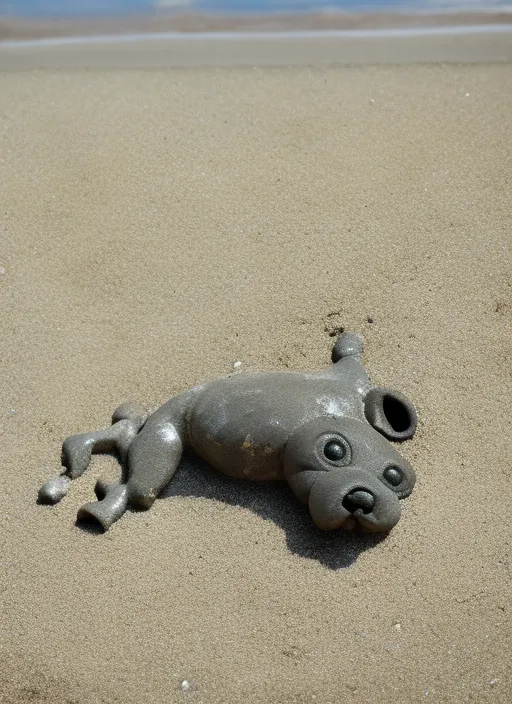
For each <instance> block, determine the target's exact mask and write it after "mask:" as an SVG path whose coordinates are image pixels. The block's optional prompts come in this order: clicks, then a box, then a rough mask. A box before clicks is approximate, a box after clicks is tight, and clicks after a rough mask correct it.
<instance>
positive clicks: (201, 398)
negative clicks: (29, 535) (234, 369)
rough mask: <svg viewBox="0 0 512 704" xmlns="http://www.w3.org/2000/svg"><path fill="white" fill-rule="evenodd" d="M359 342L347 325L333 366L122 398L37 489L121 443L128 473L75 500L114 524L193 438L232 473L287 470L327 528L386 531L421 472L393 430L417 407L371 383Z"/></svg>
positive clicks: (65, 485)
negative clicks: (144, 406) (147, 410)
mask: <svg viewBox="0 0 512 704" xmlns="http://www.w3.org/2000/svg"><path fill="white" fill-rule="evenodd" d="M362 351H363V343H362V341H361V339H360V338H359V337H357V336H356V335H354V334H351V333H346V332H345V333H342V334H341V335H340V336H339V338H338V339H337V341H336V344H335V346H334V349H333V351H332V361H333V364H332V366H331V367H329V368H327V369H324V370H322V371H320V372H316V373H312V374H303V373H297V372H287V371H286V372H268V373H236V374H230V375H228V376H225V377H221V378H218V379H215V380H214V381H211V382H209V383H206V384H204V385H202V386H197V387H195V388H193V389H191V390H190V391H186V392H185V393H183V394H182V395H180V396H176V397H175V398H172V399H171V400H170V401H168V402H167V403H165V404H164V405H163V406H161V407H160V408H159V409H158V410H157V411H156V412H155V413H153V414H152V415H150V416H149V417H148V418H147V419H146V417H145V415H144V413H143V412H142V411H140V410H138V409H137V408H136V407H134V406H131V405H123V406H120V407H119V408H118V409H117V410H116V411H115V412H114V415H113V418H112V423H113V424H112V426H111V427H110V428H108V429H106V430H100V431H98V432H91V433H84V434H83V435H73V436H71V437H69V438H67V439H66V440H65V441H64V444H63V448H62V463H63V465H64V467H65V468H66V469H65V472H64V473H63V474H61V475H60V476H59V477H56V478H54V479H50V480H48V481H47V482H46V483H45V484H44V485H43V486H42V487H41V489H40V492H39V499H40V501H42V502H46V503H56V502H57V501H60V499H61V498H62V497H63V496H64V495H65V494H66V493H67V491H68V489H69V486H70V483H71V480H72V479H75V478H76V477H79V476H80V475H81V474H82V473H83V472H84V471H85V470H86V469H87V467H88V465H89V463H90V461H91V455H92V453H101V452H112V451H116V452H117V453H118V455H119V457H120V460H121V462H122V463H123V466H124V468H125V482H124V483H116V484H110V485H107V484H106V483H104V482H102V481H101V480H100V481H98V483H97V484H96V494H97V498H98V501H95V502H92V503H89V504H86V505H85V506H83V507H82V508H81V509H80V510H79V512H78V519H79V520H80V519H87V520H91V519H92V520H93V521H94V522H97V523H98V524H99V525H100V526H101V527H102V528H103V529H104V530H108V528H110V526H111V525H112V524H113V523H114V521H117V520H118V519H119V518H120V517H121V516H122V515H123V513H124V512H125V511H126V509H127V508H128V507H132V508H136V509H149V508H151V506H152V505H153V502H154V501H155V499H156V497H157V496H158V495H159V493H160V492H161V491H162V489H163V488H164V487H165V486H166V485H167V484H168V482H169V481H170V480H171V479H172V476H173V474H174V473H175V471H176V469H177V467H178V464H179V462H180V459H181V456H182V452H183V449H184V448H191V449H193V450H194V451H195V452H196V453H197V454H198V455H199V456H200V457H201V458H203V459H204V460H206V462H208V463H209V464H210V465H212V466H213V467H215V468H216V469H217V470H220V471H221V472H223V473H225V474H227V475H230V476H232V477H244V478H247V479H251V480H258V481H259V480H286V481H287V482H288V483H289V485H290V486H291V488H292V489H293V491H294V492H295V494H296V495H297V497H298V498H299V499H300V500H301V501H302V502H304V503H307V504H308V505H309V510H310V513H311V516H312V518H313V521H314V522H315V523H316V525H317V526H318V527H319V528H322V529H324V530H330V529H334V528H340V527H343V528H345V529H349V530H350V529H352V528H353V527H354V526H356V525H358V526H359V527H360V528H362V529H363V530H364V531H370V532H377V531H389V530H390V529H391V528H393V526H394V525H396V523H397V522H398V520H399V518H400V503H399V500H400V499H403V498H405V497H406V496H408V495H409V494H410V493H411V491H412V489H413V486H414V482H415V474H414V471H413V469H412V467H411V466H410V464H409V462H407V460H405V459H404V458H403V457H402V456H401V455H400V454H399V453H398V452H397V451H396V450H395V448H394V447H393V446H392V445H391V443H389V442H388V440H395V441H401V440H405V439H407V438H410V437H412V436H413V434H414V432H415V430H416V425H417V416H416V411H415V410H414V407H413V406H412V404H411V402H410V401H409V400H408V399H407V398H405V397H404V396H403V395H402V394H400V393H398V392H397V391H392V390H390V389H387V388H383V387H372V385H371V384H370V381H369V379H368V376H367V375H366V372H365V370H364V367H363V365H362V363H361V354H362ZM386 438H387V439H386Z"/></svg>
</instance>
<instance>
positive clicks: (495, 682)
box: [489, 680, 498, 687]
mask: <svg viewBox="0 0 512 704" xmlns="http://www.w3.org/2000/svg"><path fill="white" fill-rule="evenodd" d="M489 684H490V685H491V687H495V686H496V685H497V684H498V680H491V681H490V682H489Z"/></svg>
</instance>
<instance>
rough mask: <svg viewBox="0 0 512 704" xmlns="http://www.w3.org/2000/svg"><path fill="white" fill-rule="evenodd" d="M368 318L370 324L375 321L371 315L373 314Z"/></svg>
mask: <svg viewBox="0 0 512 704" xmlns="http://www.w3.org/2000/svg"><path fill="white" fill-rule="evenodd" d="M366 320H367V321H368V322H369V323H370V325H371V324H372V323H373V318H372V317H371V315H369V316H368V317H367V318H366Z"/></svg>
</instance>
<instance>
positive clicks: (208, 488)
mask: <svg viewBox="0 0 512 704" xmlns="http://www.w3.org/2000/svg"><path fill="white" fill-rule="evenodd" d="M173 496H196V497H202V498H207V499H215V500H216V501H222V502H224V503H226V504H231V505H234V506H241V507H243V508H247V509H250V510H251V511H254V513H256V514H258V516H261V517H262V518H264V519H265V520H267V521H273V522H274V523H276V524H277V525H278V526H279V527H280V528H282V529H283V530H284V532H285V534H286V543H287V545H288V548H289V549H290V550H291V552H293V553H295V554H296V555H300V556H301V557H307V558H309V559H311V560H317V561H318V562H320V563H321V564H322V565H325V566H326V567H329V568H330V569H332V570H337V569H340V568H342V567H349V566H350V565H351V564H353V563H354V562H355V561H356V560H357V557H358V556H359V554H360V553H361V552H363V551H364V550H368V549H371V548H373V547H375V546H376V545H377V544H378V543H379V542H381V541H382V540H383V539H384V538H385V535H383V534H365V533H349V532H347V531H343V530H339V531H329V532H325V531H321V530H319V529H318V528H316V526H315V525H314V524H313V522H312V520H311V516H310V515H309V511H308V508H307V506H304V505H303V504H301V503H300V502H299V501H298V499H297V498H296V496H295V495H294V494H293V492H292V491H291V489H290V488H289V487H288V485H287V484H285V483H279V482H261V483H259V482H249V481H246V480H242V479H233V478H231V477H227V476H225V475H223V474H221V473H220V472H216V471H215V470H214V469H212V468H211V467H209V466H208V465H207V464H206V463H205V462H203V461H202V460H201V459H200V458H199V457H197V456H196V455H194V454H193V453H185V454H184V456H183V460H182V462H181V464H180V466H179V468H178V471H177V472H176V474H175V475H174V477H173V479H172V481H171V482H170V484H169V485H168V486H167V487H166V488H165V489H164V491H163V492H162V494H161V495H160V498H162V499H165V498H170V497H173Z"/></svg>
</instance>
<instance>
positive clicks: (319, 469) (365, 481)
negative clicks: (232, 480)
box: [284, 397, 416, 532]
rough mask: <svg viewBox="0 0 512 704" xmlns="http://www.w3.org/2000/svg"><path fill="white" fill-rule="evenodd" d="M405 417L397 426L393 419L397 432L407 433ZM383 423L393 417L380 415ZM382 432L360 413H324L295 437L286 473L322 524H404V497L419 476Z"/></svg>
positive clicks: (382, 527)
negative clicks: (354, 415) (401, 520)
mask: <svg viewBox="0 0 512 704" xmlns="http://www.w3.org/2000/svg"><path fill="white" fill-rule="evenodd" d="M378 403H379V404H380V405H381V406H382V397H380V398H379V399H378ZM367 415H368V412H367ZM405 422H406V419H405V417H404V418H402V420H401V422H400V424H399V426H398V430H395V431H393V426H392V425H391V424H389V425H390V428H391V432H397V433H401V434H402V435H403V434H404V433H405V432H406V431H407V429H405V428H404V426H405ZM379 423H381V424H382V425H384V424H385V423H389V421H388V420H387V419H386V418H385V417H384V418H382V417H380V416H379V417H378V418H377V425H378V424H379ZM397 423H398V422H397ZM397 423H395V425H397ZM384 427H385V430H387V429H388V428H387V426H384ZM379 431H380V432H379ZM379 431H378V430H376V429H375V428H374V427H372V426H371V425H370V424H369V423H366V422H364V421H361V420H356V419H354V418H346V417H332V416H322V417H317V418H315V419H313V420H311V421H309V422H307V423H305V424H304V425H302V426H301V427H300V428H298V429H297V430H296V431H295V432H294V433H293V434H292V436H291V437H290V438H289V440H288V442H287V444H286V447H285V452H284V473H285V476H286V479H287V480H288V483H289V484H290V486H291V487H292V489H293V491H294V492H295V493H296V494H297V496H298V497H299V499H300V500H301V501H303V502H304V503H308V504H309V510H310V513H311V516H312V518H313V521H314V522H315V523H316V525H317V526H318V527H319V528H322V529H324V530H332V529H335V528H345V529H352V528H353V527H354V526H355V525H356V524H359V525H360V526H361V528H362V529H363V530H365V531H369V532H380V531H389V530H391V528H393V526H395V525H396V524H397V523H398V520H399V518H400V513H401V508H400V503H399V502H400V499H404V498H405V497H406V496H409V494H410V493H411V491H412V489H413V487H414V483H415V481H416V476H415V473H414V471H413V469H412V467H411V465H410V464H409V462H408V461H407V460H406V459H405V458H404V457H402V456H401V455H400V454H399V453H398V452H397V451H396V450H395V448H394V447H393V446H392V445H391V444H390V443H389V442H388V441H387V440H386V439H385V438H384V437H383V434H382V430H380V428H379ZM413 432H414V431H413ZM400 439H403V438H400Z"/></svg>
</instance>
